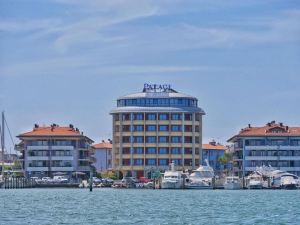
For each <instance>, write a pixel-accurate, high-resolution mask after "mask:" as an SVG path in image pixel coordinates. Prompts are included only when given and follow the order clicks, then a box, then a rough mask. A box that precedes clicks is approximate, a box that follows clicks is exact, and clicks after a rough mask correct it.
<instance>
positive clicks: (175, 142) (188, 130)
mask: <svg viewBox="0 0 300 225" xmlns="http://www.w3.org/2000/svg"><path fill="white" fill-rule="evenodd" d="M204 114H205V113H204V111H203V110H202V109H201V108H199V107H198V100H197V98H195V97H192V96H190V95H186V94H183V93H179V92H177V91H175V90H173V89H172V88H171V87H170V86H169V85H148V84H145V86H144V89H143V91H142V92H139V93H135V94H129V95H126V96H123V97H120V98H119V99H118V100H117V107H116V108H115V109H113V110H112V111H111V115H112V117H113V124H112V125H113V151H112V166H113V169H114V170H115V171H118V172H119V174H120V175H121V174H122V175H123V176H125V175H129V176H137V177H140V176H148V175H149V173H150V172H152V171H154V170H158V169H159V170H166V169H167V168H168V166H169V163H171V162H172V161H173V162H174V163H175V166H176V168H177V169H181V170H182V169H195V168H196V167H197V166H199V162H200V160H201V157H200V156H201V147H202V115H204Z"/></svg>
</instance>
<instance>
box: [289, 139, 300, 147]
mask: <svg viewBox="0 0 300 225" xmlns="http://www.w3.org/2000/svg"><path fill="white" fill-rule="evenodd" d="M290 145H292V146H299V145H300V140H297V139H296V140H291V142H290Z"/></svg>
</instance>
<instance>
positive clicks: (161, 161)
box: [158, 159, 169, 166]
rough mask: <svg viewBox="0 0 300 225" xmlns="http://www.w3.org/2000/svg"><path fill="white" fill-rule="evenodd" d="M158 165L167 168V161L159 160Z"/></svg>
mask: <svg viewBox="0 0 300 225" xmlns="http://www.w3.org/2000/svg"><path fill="white" fill-rule="evenodd" d="M158 164H159V165H160V166H167V165H168V164H169V160H168V159H159V161H158Z"/></svg>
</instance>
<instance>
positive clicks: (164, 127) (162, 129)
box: [158, 125, 169, 131]
mask: <svg viewBox="0 0 300 225" xmlns="http://www.w3.org/2000/svg"><path fill="white" fill-rule="evenodd" d="M158 130H159V131H168V130H169V126H168V125H159V127H158Z"/></svg>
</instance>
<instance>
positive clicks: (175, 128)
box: [171, 125, 181, 132]
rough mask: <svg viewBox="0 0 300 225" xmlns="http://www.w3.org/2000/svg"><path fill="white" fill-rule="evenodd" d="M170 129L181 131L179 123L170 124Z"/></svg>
mask: <svg viewBox="0 0 300 225" xmlns="http://www.w3.org/2000/svg"><path fill="white" fill-rule="evenodd" d="M171 131H173V132H178V131H181V125H172V126H171Z"/></svg>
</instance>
